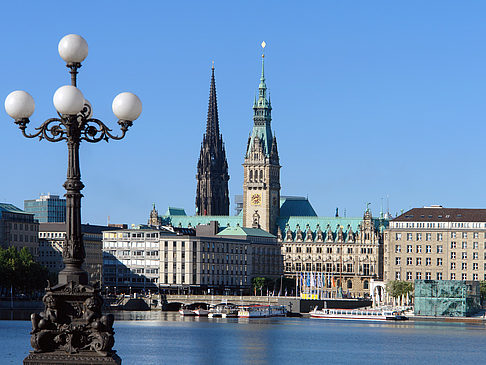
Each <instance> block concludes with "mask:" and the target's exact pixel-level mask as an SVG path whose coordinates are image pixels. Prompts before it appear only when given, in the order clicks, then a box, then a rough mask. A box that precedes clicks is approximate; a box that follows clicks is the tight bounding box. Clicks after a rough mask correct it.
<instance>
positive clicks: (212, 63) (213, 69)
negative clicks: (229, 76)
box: [211, 60, 214, 70]
mask: <svg viewBox="0 0 486 365" xmlns="http://www.w3.org/2000/svg"><path fill="white" fill-rule="evenodd" d="M211 62H212V66H211V68H212V69H213V70H214V60H212V61H211Z"/></svg>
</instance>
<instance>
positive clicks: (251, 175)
mask: <svg viewBox="0 0 486 365" xmlns="http://www.w3.org/2000/svg"><path fill="white" fill-rule="evenodd" d="M252 180H253V170H250V181H252Z"/></svg>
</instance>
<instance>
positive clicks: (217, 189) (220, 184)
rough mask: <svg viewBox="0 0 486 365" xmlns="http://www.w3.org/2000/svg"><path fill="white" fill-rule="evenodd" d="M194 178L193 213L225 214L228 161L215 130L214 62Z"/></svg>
mask: <svg viewBox="0 0 486 365" xmlns="http://www.w3.org/2000/svg"><path fill="white" fill-rule="evenodd" d="M196 179H197V191H196V214H197V215H228V214H229V193H228V180H229V175H228V162H227V161H226V152H225V148H224V143H223V137H222V135H221V133H220V132H219V118H218V103H217V100H216V81H215V78H214V62H213V65H212V67H211V85H210V88H209V105H208V117H207V122H206V133H205V134H204V136H203V141H202V143H201V151H200V153H199V161H198V163H197V175H196Z"/></svg>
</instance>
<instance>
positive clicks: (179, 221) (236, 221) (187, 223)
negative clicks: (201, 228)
mask: <svg viewBox="0 0 486 365" xmlns="http://www.w3.org/2000/svg"><path fill="white" fill-rule="evenodd" d="M161 218H162V222H163V224H171V225H172V226H174V227H184V228H186V227H196V226H197V225H199V224H208V223H209V222H211V221H216V222H218V223H219V226H220V227H221V228H224V227H236V226H237V225H240V226H242V225H243V215H238V216H233V215H170V214H166V215H164V216H162V217H161Z"/></svg>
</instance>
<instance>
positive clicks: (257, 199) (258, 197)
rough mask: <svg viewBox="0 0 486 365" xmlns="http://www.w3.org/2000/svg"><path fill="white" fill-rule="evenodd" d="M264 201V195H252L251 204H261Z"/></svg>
mask: <svg viewBox="0 0 486 365" xmlns="http://www.w3.org/2000/svg"><path fill="white" fill-rule="evenodd" d="M261 203H262V196H261V195H260V194H253V195H252V196H251V205H260V204H261Z"/></svg>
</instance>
